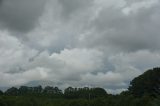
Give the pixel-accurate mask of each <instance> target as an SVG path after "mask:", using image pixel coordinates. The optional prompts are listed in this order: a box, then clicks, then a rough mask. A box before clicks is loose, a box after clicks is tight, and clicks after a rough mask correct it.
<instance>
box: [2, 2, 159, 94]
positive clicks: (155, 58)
mask: <svg viewBox="0 0 160 106" xmlns="http://www.w3.org/2000/svg"><path fill="white" fill-rule="evenodd" d="M154 1H156V0H154ZM141 2H145V0H142V1H135V2H134V1H132V2H128V1H124V0H121V1H118V2H117V1H116V0H112V1H106V0H94V1H93V0H47V4H45V2H44V1H42V0H27V1H24V0H21V1H19V0H12V1H11V0H5V1H2V3H1V5H0V58H1V60H0V76H2V77H0V84H1V85H8V86H12V85H17V84H20V85H21V84H24V83H28V82H30V81H31V82H32V81H33V80H41V81H42V80H47V81H48V80H51V81H53V82H59V83H61V85H60V86H62V87H63V88H64V87H67V86H77V87H79V86H86V85H92V86H100V87H104V88H105V89H106V90H107V91H108V92H112V93H117V92H120V91H123V90H125V89H126V88H127V86H128V84H129V82H130V81H131V80H132V79H133V78H134V77H136V76H138V75H140V74H141V73H142V72H143V71H145V70H146V69H148V68H152V67H155V66H158V65H159V63H160V61H159V60H160V50H159V49H160V48H159V45H160V43H159V38H160V37H159V29H158V28H159V27H160V23H159V17H160V15H159V3H157V4H155V3H152V2H151V4H150V1H149V0H147V6H145V5H144V4H145V3H141ZM44 7H45V11H44ZM37 24H38V25H37ZM36 25H37V26H36ZM13 32H14V33H13ZM22 32H27V33H23V34H22ZM13 34H14V36H13ZM20 35H21V37H20ZM22 35H23V36H22ZM8 42H9V43H8ZM95 79H96V80H95Z"/></svg>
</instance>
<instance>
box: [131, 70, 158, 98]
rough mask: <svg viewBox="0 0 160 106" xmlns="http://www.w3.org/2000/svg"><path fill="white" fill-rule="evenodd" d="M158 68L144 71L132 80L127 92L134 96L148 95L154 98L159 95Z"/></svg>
mask: <svg viewBox="0 0 160 106" xmlns="http://www.w3.org/2000/svg"><path fill="white" fill-rule="evenodd" d="M159 88H160V68H154V69H151V70H148V71H146V72H145V73H143V74H142V75H140V76H138V77H136V78H135V79H133V80H132V81H131V83H130V87H129V88H128V90H129V91H130V93H131V94H133V95H134V96H138V97H141V96H144V95H149V96H153V97H156V96H157V95H160V89H159Z"/></svg>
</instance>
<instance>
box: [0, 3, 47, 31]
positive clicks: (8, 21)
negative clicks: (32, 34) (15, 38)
mask: <svg viewBox="0 0 160 106" xmlns="http://www.w3.org/2000/svg"><path fill="white" fill-rule="evenodd" d="M1 2H2V3H1V5H0V23H1V27H4V28H7V29H10V30H14V31H20V32H27V31H29V30H32V29H33V28H34V27H35V24H36V23H37V21H38V18H39V17H40V16H41V15H42V13H43V9H44V4H45V2H46V1H44V0H1Z"/></svg>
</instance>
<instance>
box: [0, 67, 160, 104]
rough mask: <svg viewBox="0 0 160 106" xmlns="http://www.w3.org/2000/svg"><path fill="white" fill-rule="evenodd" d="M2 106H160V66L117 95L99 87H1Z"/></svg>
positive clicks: (133, 81)
mask: <svg viewBox="0 0 160 106" xmlns="http://www.w3.org/2000/svg"><path fill="white" fill-rule="evenodd" d="M0 106H160V68H153V69H149V70H147V71H145V72H144V73H143V74H142V75H140V76H138V77H136V78H134V79H133V80H132V81H131V82H130V85H129V87H128V90H126V91H123V92H121V93H120V94H117V95H112V94H108V93H107V92H106V91H105V89H104V88H99V87H97V88H89V87H84V88H73V87H68V88H66V89H65V90H64V91H62V90H61V89H59V88H58V87H52V86H46V87H45V88H42V86H36V87H27V86H21V87H19V88H16V87H11V88H9V89H7V90H6V91H5V92H2V91H0Z"/></svg>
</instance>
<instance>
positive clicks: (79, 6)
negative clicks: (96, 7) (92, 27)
mask: <svg viewBox="0 0 160 106" xmlns="http://www.w3.org/2000/svg"><path fill="white" fill-rule="evenodd" d="M58 2H59V3H60V5H61V6H62V17H65V18H66V19H68V18H71V17H72V15H77V14H79V13H80V12H83V10H84V11H85V10H86V9H87V8H88V7H90V6H91V5H92V3H93V1H92V0H58ZM75 13H77V14H75Z"/></svg>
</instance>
